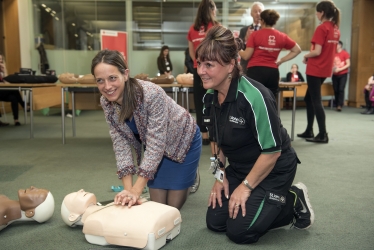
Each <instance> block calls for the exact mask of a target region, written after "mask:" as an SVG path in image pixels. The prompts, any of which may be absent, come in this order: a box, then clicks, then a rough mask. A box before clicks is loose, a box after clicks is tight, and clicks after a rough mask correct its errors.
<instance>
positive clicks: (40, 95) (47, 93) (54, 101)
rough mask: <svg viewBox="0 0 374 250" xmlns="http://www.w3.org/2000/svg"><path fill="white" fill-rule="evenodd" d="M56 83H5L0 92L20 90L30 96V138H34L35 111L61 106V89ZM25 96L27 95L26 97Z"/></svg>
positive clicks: (0, 85) (0, 86) (0, 87)
mask: <svg viewBox="0 0 374 250" xmlns="http://www.w3.org/2000/svg"><path fill="white" fill-rule="evenodd" d="M56 86H57V85H56V84H55V83H3V84H0V90H18V91H22V92H26V93H28V94H29V96H30V138H34V112H33V111H34V110H39V109H43V108H47V107H52V106H56V105H59V104H61V103H60V101H59V98H55V97H56V93H57V92H58V91H59V88H58V87H56ZM24 96H25V95H24ZM24 110H25V123H27V112H26V110H27V103H26V102H25V106H24Z"/></svg>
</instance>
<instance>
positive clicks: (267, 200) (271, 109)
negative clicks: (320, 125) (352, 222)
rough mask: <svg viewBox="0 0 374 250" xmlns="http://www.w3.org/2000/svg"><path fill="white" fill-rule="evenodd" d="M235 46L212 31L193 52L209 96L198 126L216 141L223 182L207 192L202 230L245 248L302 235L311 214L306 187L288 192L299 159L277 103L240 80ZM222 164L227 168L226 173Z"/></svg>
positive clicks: (220, 30) (222, 31) (221, 31)
mask: <svg viewBox="0 0 374 250" xmlns="http://www.w3.org/2000/svg"><path fill="white" fill-rule="evenodd" d="M238 43H242V42H241V40H240V39H238V40H237V41H235V39H234V36H233V34H232V32H231V31H230V30H227V29H226V28H224V27H222V26H215V27H213V28H211V29H210V30H209V31H208V34H207V36H206V38H205V39H204V40H203V41H202V43H201V44H200V45H199V47H198V48H197V50H196V58H197V64H198V68H197V72H198V74H199V75H200V77H201V80H202V82H203V86H204V88H206V89H209V90H208V91H207V93H206V95H205V97H204V105H205V108H204V121H207V122H208V121H209V124H207V126H208V129H209V135H210V136H211V137H214V138H211V139H212V140H214V141H216V142H217V146H218V151H217V155H218V156H219V158H218V159H217V160H219V161H220V162H221V164H219V165H220V167H221V168H219V169H217V171H218V173H222V175H223V176H222V177H223V178H222V180H221V181H220V180H217V181H215V183H214V185H213V187H212V189H211V195H210V198H209V203H208V206H209V207H208V211H207V215H206V223H207V227H208V228H209V229H210V230H212V231H216V232H226V235H227V236H228V237H229V238H230V240H232V241H234V242H235V243H238V244H249V243H254V242H257V241H258V240H259V238H260V237H261V236H262V235H264V234H265V233H266V232H267V231H268V230H270V229H273V228H277V227H282V226H286V225H289V224H291V223H292V222H294V227H296V228H298V229H307V228H309V227H310V226H311V225H312V224H313V221H314V212H313V210H312V207H311V205H310V201H309V198H308V191H307V188H306V186H305V185H304V184H302V183H297V184H295V185H292V182H293V180H294V177H295V174H296V168H297V164H298V163H299V160H298V158H297V155H296V153H295V151H294V149H293V148H292V147H291V144H290V138H289V136H288V134H287V131H286V130H285V129H284V128H283V126H282V124H281V122H280V119H279V117H278V114H277V107H276V103H275V98H274V96H273V94H272V93H271V92H270V91H269V90H268V89H267V88H266V87H265V86H263V85H262V84H261V83H259V82H256V81H254V80H252V79H250V78H247V77H246V76H243V75H242V73H241V70H240V68H241V67H240V66H239V64H238V62H237V59H238V50H239V48H241V46H242V44H238ZM226 158H227V160H228V164H229V166H228V167H227V168H224V166H225V163H226ZM220 171H222V172H220ZM218 176H219V177H220V174H218ZM219 177H218V178H217V179H219ZM291 185H292V186H291Z"/></svg>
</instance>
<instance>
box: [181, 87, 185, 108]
mask: <svg viewBox="0 0 374 250" xmlns="http://www.w3.org/2000/svg"><path fill="white" fill-rule="evenodd" d="M184 91H185V88H182V89H181V92H184ZM182 107H184V94H183V93H182Z"/></svg>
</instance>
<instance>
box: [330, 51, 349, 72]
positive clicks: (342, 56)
mask: <svg viewBox="0 0 374 250" xmlns="http://www.w3.org/2000/svg"><path fill="white" fill-rule="evenodd" d="M349 58H350V56H349V54H348V52H347V51H345V50H342V51H340V52H338V53H336V54H335V57H334V68H335V67H336V68H342V67H344V66H345V65H346V64H347V63H346V61H347V60H348V59H349ZM347 73H348V68H346V69H345V70H342V71H339V72H337V73H335V72H333V74H334V75H336V76H338V75H344V74H347Z"/></svg>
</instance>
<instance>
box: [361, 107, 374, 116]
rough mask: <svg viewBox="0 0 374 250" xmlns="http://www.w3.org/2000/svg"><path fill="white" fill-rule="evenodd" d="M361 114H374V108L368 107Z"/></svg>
mask: <svg viewBox="0 0 374 250" xmlns="http://www.w3.org/2000/svg"><path fill="white" fill-rule="evenodd" d="M361 114H363V115H372V114H374V109H373V108H372V109H367V110H365V111H364V112H361Z"/></svg>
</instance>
